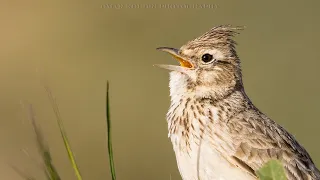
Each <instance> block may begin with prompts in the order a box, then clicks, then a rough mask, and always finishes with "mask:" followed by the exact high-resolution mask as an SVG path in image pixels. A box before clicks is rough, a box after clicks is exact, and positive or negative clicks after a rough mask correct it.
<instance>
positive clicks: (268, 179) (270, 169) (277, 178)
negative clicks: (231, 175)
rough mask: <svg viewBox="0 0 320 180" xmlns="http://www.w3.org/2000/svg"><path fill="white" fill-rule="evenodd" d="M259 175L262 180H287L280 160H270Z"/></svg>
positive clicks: (260, 170) (259, 171)
mask: <svg viewBox="0 0 320 180" xmlns="http://www.w3.org/2000/svg"><path fill="white" fill-rule="evenodd" d="M257 174H258V176H259V179H260V180H287V178H286V174H285V171H284V168H283V166H282V164H281V163H280V162H279V161H278V160H270V161H269V162H267V163H266V164H265V165H263V167H262V168H260V169H259V170H258V172H257Z"/></svg>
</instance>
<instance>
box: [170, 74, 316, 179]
mask: <svg viewBox="0 0 320 180" xmlns="http://www.w3.org/2000/svg"><path fill="white" fill-rule="evenodd" d="M183 83H186V81H185V79H184V77H183V76H180V75H179V73H176V72H171V79H170V96H171V107H170V109H169V112H168V114H167V120H168V128H169V137H170V139H171V141H172V144H173V148H174V151H175V154H176V159H177V163H178V168H179V171H180V174H181V176H182V178H183V180H198V179H199V180H200V179H201V180H209V179H210V180H255V179H257V177H256V175H255V171H256V170H258V169H259V168H260V167H261V166H262V165H263V164H264V163H266V162H267V161H269V160H271V159H278V160H280V161H281V162H282V163H283V165H284V167H285V170H286V173H287V177H288V179H289V180H311V179H319V178H320V175H319V171H318V170H317V169H316V167H315V166H314V164H313V162H312V160H311V158H310V156H309V155H308V153H307V152H306V151H305V149H304V148H303V147H302V146H300V145H299V144H298V143H297V142H296V141H295V139H294V137H293V136H291V135H290V134H289V133H288V132H287V131H285V130H284V129H283V128H282V127H281V126H279V125H277V124H276V123H275V122H274V121H272V120H270V119H269V118H268V117H266V116H265V115H264V114H262V113H261V112H259V111H258V110H257V109H255V108H254V107H253V105H252V104H250V101H249V100H246V99H245V98H247V97H246V96H245V95H244V94H243V92H241V91H235V92H234V93H233V94H231V95H230V96H228V97H227V98H226V99H224V100H222V101H221V102H217V103H215V104H213V103H212V102H206V101H203V102H199V101H198V100H197V99H196V97H195V94H194V93H190V92H186V91H187V90H186V89H185V88H179V87H185V85H184V84H183Z"/></svg>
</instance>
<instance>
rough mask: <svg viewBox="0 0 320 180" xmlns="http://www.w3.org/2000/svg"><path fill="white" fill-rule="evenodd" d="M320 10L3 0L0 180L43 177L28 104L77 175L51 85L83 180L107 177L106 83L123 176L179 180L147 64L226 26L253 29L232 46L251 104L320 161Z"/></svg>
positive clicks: (164, 75) (159, 88) (160, 96)
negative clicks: (53, 104)
mask: <svg viewBox="0 0 320 180" xmlns="http://www.w3.org/2000/svg"><path fill="white" fill-rule="evenodd" d="M187 5H188V6H189V7H186V6H187ZM319 6H320V1H303V2H302V1H275V0H274V1H259V2H258V1H241V2H240V1H222V0H219V1H191V0H188V1H177V0H176V1H168V0H166V1H153V2H151V1H146V0H134V1H129V0H127V1H116V0H114V1H106V0H91V1H90V0H86V1H84V0H81V1H62V0H60V1H50V2H44V1H36V0H34V1H4V2H2V3H1V7H0V22H1V28H0V39H1V41H0V83H1V85H0V92H1V95H0V179H6V180H11V179H12V180H19V179H20V177H19V176H18V175H17V174H16V173H15V172H14V171H13V170H12V169H11V167H10V165H14V166H17V167H19V168H20V169H22V170H24V171H25V172H28V173H29V174H31V175H33V176H35V177H36V178H37V179H43V177H44V176H43V173H42V170H41V169H40V168H39V167H38V164H39V162H40V156H39V155H38V153H37V149H36V143H35V138H34V133H33V131H32V126H31V123H30V121H29V120H28V117H27V114H28V109H26V108H24V105H26V104H28V103H31V104H33V107H34V109H35V112H36V118H37V122H38V123H39V125H40V126H41V129H42V131H43V132H44V134H45V138H46V140H47V142H48V144H49V146H50V149H51V152H52V155H53V160H54V163H55V165H56V166H57V167H58V170H59V172H60V173H61V176H62V178H63V179H68V180H71V179H75V177H74V173H73V171H72V168H71V165H70V163H69V161H68V158H67V154H66V152H65V149H64V146H63V142H62V140H61V137H60V134H59V130H58V127H57V123H56V121H55V116H54V113H53V111H52V108H51V106H50V103H49V100H48V97H47V95H46V92H45V90H44V88H43V85H44V84H47V85H48V86H49V87H50V88H51V90H52V92H53V94H54V96H55V98H56V100H57V103H58V105H59V108H60V111H61V116H62V118H63V121H64V125H65V129H66V131H67V134H68V137H69V139H70V141H71V146H72V148H73V150H74V152H75V154H76V159H77V162H78V164H79V166H80V170H81V172H82V175H83V179H90V180H92V179H97V180H98V179H111V177H110V170H109V166H108V156H107V148H106V123H105V86H106V80H109V81H110V93H111V113H112V114H111V118H112V123H113V132H112V133H113V144H114V158H115V163H116V172H117V178H118V179H155V180H157V179H158V180H160V179H161V180H163V179H170V178H171V179H173V180H177V179H181V178H180V175H179V172H178V170H177V166H176V162H175V157H174V153H173V150H172V148H171V143H170V141H169V139H168V138H167V124H166V120H165V114H166V112H167V109H168V107H169V103H170V102H169V89H168V72H167V71H165V70H162V69H158V68H155V67H153V66H152V65H153V64H158V63H167V64H170V63H172V64H177V62H176V61H175V60H173V59H172V58H171V57H170V56H168V55H167V54H165V53H162V52H159V51H156V50H155V48H157V47H159V46H172V47H180V46H181V45H183V44H184V43H186V42H187V41H189V40H191V39H193V38H195V37H197V36H199V35H201V34H202V33H204V32H206V31H207V30H209V29H210V28H212V27H213V26H216V25H220V24H233V25H245V26H246V29H245V30H244V31H242V32H241V34H240V35H239V36H237V37H236V40H237V42H238V44H239V45H238V47H237V49H238V54H239V55H240V58H241V60H242V67H243V75H244V84H245V88H246V91H247V93H248V95H249V97H250V98H251V99H252V101H253V102H254V103H255V104H256V105H257V106H258V107H259V108H260V109H261V110H262V111H263V112H265V113H266V114H267V115H268V116H270V117H271V118H272V119H274V120H275V121H277V122H278V123H279V124H281V125H283V126H284V127H285V128H286V129H287V130H288V131H290V132H291V133H292V134H294V135H295V137H296V138H297V139H298V140H299V142H300V143H301V144H302V145H303V146H304V147H305V148H306V149H307V150H308V151H309V153H310V154H311V156H312V157H313V159H314V161H315V163H316V164H318V166H320V154H319V151H320V145H319V135H320V131H319V125H320V122H319V107H320V106H319V102H320V96H319V92H320V81H319V75H320V72H319V70H318V69H319V67H320V55H319V48H320V46H319V40H320V33H319V31H320V22H319V16H320V11H319ZM151 7H153V8H151ZM26 151H27V152H28V154H29V155H26V153H25V152H26Z"/></svg>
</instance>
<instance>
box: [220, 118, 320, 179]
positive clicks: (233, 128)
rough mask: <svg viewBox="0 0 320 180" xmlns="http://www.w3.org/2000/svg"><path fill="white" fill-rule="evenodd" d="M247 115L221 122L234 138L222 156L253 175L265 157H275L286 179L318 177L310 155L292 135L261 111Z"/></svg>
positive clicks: (266, 159) (266, 158)
mask: <svg viewBox="0 0 320 180" xmlns="http://www.w3.org/2000/svg"><path fill="white" fill-rule="evenodd" d="M253 117H256V118H254V119H252V118H253ZM250 118H251V119H250V121H248V119H246V118H243V116H241V117H239V118H235V119H232V120H230V121H229V122H228V123H227V124H226V126H225V127H226V129H225V130H226V132H227V134H228V135H229V136H230V137H231V138H232V139H233V140H234V143H233V148H232V149H233V151H232V153H231V154H229V155H227V156H228V157H226V158H227V159H228V160H229V161H230V162H231V163H233V164H234V165H236V166H238V167H239V168H241V169H243V170H245V171H246V172H248V173H250V174H252V175H255V171H257V170H258V169H260V168H261V167H262V166H263V165H264V164H265V163H267V162H268V161H269V160H271V159H278V160H280V161H281V162H282V164H283V166H284V168H285V170H286V174H287V177H288V179H289V180H300V179H301V180H308V179H320V173H319V171H318V169H317V168H316V167H315V165H314V163H313V162H312V160H311V157H310V156H309V154H308V153H307V151H306V150H305V149H304V148H303V147H302V146H301V145H300V144H299V143H298V142H297V141H296V140H295V139H294V138H293V136H292V135H290V134H289V133H288V132H287V131H286V130H285V129H283V128H282V127H281V126H279V125H278V124H276V123H275V122H274V121H272V120H270V119H268V118H267V117H265V116H263V115H259V116H251V117H250Z"/></svg>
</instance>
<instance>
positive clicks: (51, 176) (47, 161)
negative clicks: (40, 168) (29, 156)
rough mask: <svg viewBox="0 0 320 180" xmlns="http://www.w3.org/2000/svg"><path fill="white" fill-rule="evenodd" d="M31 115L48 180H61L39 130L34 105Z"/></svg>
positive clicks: (30, 106)
mask: <svg viewBox="0 0 320 180" xmlns="http://www.w3.org/2000/svg"><path fill="white" fill-rule="evenodd" d="M29 113H30V114H29V116H30V120H31V122H32V127H33V130H34V132H35V134H36V140H37V146H38V150H39V152H40V154H41V157H42V159H43V161H44V169H45V173H46V177H47V179H48V180H61V178H60V176H59V174H58V171H57V170H56V168H55V167H54V165H53V163H52V158H51V154H50V151H49V148H48V146H47V145H46V144H45V141H44V138H43V135H42V132H41V131H40V129H39V128H38V126H37V124H36V120H35V114H34V110H33V107H32V105H29Z"/></svg>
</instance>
